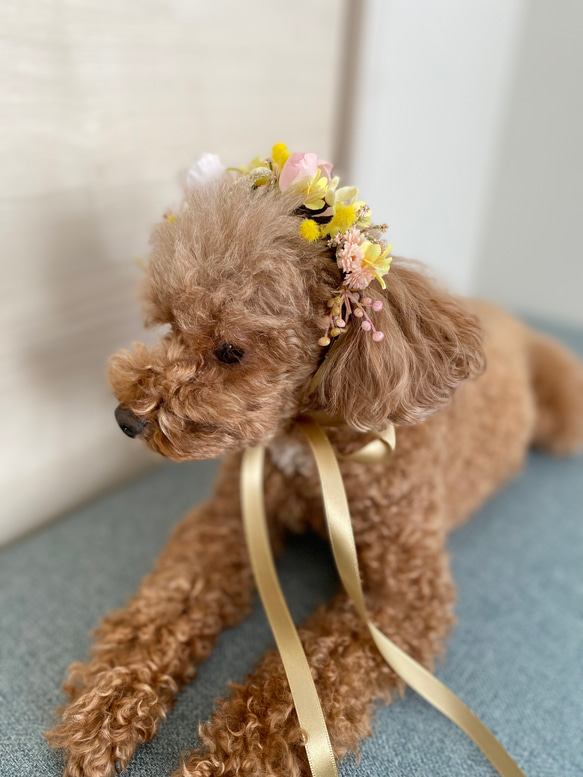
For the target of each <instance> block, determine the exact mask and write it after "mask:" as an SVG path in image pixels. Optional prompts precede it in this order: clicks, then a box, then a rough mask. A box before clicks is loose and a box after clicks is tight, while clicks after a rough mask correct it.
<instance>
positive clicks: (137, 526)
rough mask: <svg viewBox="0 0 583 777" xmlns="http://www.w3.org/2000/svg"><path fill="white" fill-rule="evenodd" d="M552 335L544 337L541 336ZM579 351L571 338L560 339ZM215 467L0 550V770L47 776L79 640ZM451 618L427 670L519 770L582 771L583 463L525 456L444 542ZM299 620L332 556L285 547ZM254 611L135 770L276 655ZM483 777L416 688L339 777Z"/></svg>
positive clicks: (142, 775)
mask: <svg viewBox="0 0 583 777" xmlns="http://www.w3.org/2000/svg"><path fill="white" fill-rule="evenodd" d="M547 328H548V327H547ZM558 333H559V334H560V335H561V336H562V339H564V340H566V341H568V342H569V343H570V345H571V346H573V347H576V348H577V349H578V350H579V352H580V353H583V337H582V336H580V335H579V336H578V335H577V334H576V333H573V332H569V331H566V330H559V332H558ZM213 472H214V464H213V463H209V462H204V463H188V464H181V465H175V464H171V465H168V466H166V467H163V468H161V469H160V470H157V471H156V472H154V473H153V474H149V475H148V476H147V477H145V478H142V479H141V480H138V481H135V482H134V483H132V484H130V485H129V486H127V487H126V488H124V489H122V490H120V491H117V492H116V493H113V494H110V495H109V496H108V497H106V498H103V499H101V500H99V501H98V502H95V503H94V504H92V505H90V506H88V507H86V508H84V509H82V510H79V511H78V512H77V513H75V514H73V515H71V516H69V517H68V518H66V519H63V520H61V521H59V522H58V523H55V524H54V525H52V526H49V527H47V528H45V529H44V530H42V531H39V532H38V533H36V534H34V535H33V536H31V537H28V538H26V539H25V540H23V541H21V542H19V543H17V544H16V545H14V546H12V547H9V548H7V549H5V550H4V551H2V552H1V553H0V777H25V775H26V777H28V776H29V775H34V776H35V777H41V776H42V777H44V776H45V775H46V777H58V776H59V775H60V774H61V771H62V760H61V756H60V754H59V753H55V752H53V751H51V750H49V748H48V747H47V746H46V744H45V742H44V740H43V738H42V731H43V730H44V729H45V728H47V727H48V726H49V724H50V722H51V713H52V710H53V709H54V707H55V706H57V705H58V704H59V703H60V702H61V701H62V695H61V691H60V685H61V682H62V679H63V676H64V673H65V668H66V666H67V665H68V664H69V663H70V662H71V661H73V660H76V659H79V658H81V657H83V656H84V655H85V654H86V651H87V648H88V645H89V640H88V636H87V634H88V632H89V631H90V629H92V628H93V627H94V626H95V624H96V622H97V621H98V619H99V618H100V617H101V616H102V615H103V614H104V613H105V612H107V611H108V610H110V609H112V608H114V607H118V606H120V605H121V604H123V602H124V601H125V600H126V599H127V597H128V596H130V595H131V594H132V593H133V592H134V590H135V589H136V586H137V584H138V582H139V580H140V578H141V577H142V576H143V575H144V574H145V573H146V572H147V571H148V570H149V568H150V566H151V564H152V561H153V559H154V558H155V556H156V554H157V552H158V550H159V548H160V547H161V545H162V543H163V541H164V538H165V537H166V535H167V534H168V532H169V530H170V527H171V526H172V525H173V524H174V523H175V522H176V520H177V519H178V518H180V516H181V515H182V514H183V513H184V512H185V511H186V510H187V509H188V508H189V507H190V506H191V505H192V504H194V503H196V502H197V501H200V500H201V499H202V498H203V497H204V495H205V494H206V493H207V491H208V488H209V484H210V482H211V480H212V476H213ZM450 547H451V553H452V557H453V568H454V576H455V578H456V581H457V583H458V585H459V589H460V591H459V599H458V605H457V613H458V616H459V625H458V627H457V628H456V630H455V632H454V635H453V637H452V639H451V641H450V645H449V650H448V654H447V661H446V662H445V663H443V664H442V665H440V666H439V668H438V672H437V674H438V676H439V677H440V678H441V679H442V680H443V681H444V682H445V683H446V684H448V685H449V686H450V687H451V688H452V690H454V691H455V692H456V693H457V694H458V695H460V696H461V697H462V698H463V699H464V701H466V702H467V703H468V704H469V705H470V706H471V707H472V708H473V709H474V711H475V712H476V713H477V714H478V715H480V716H481V717H482V719H483V720H484V722H485V723H487V724H488V725H489V726H490V727H491V728H492V729H493V731H494V733H495V734H496V735H497V736H498V737H499V738H500V739H501V740H502V742H503V743H504V745H505V746H506V747H507V748H508V750H509V751H510V753H511V754H512V755H513V756H514V757H515V759H516V760H517V761H518V763H519V764H520V765H521V767H522V768H523V769H524V771H525V773H526V774H527V777H575V776H577V777H580V776H581V775H583V747H582V744H583V736H582V734H581V722H582V721H583V669H582V661H581V646H582V645H583V613H582V609H583V605H582V603H583V576H582V575H581V570H582V569H583V458H581V457H579V458H577V459H571V460H555V459H551V458H549V457H546V456H543V455H539V454H533V455H532V456H531V457H530V459H529V462H528V465H527V468H526V470H525V472H524V473H523V475H522V476H521V477H519V478H518V479H517V480H515V481H514V482H513V483H511V484H510V485H509V486H508V487H507V488H506V489H505V490H504V491H503V492H501V493H500V494H499V495H498V496H497V497H496V498H495V499H493V500H492V501H491V502H490V503H489V504H488V505H487V506H486V508H485V509H483V510H482V511H481V512H480V514H478V515H476V516H475V518H474V519H473V520H472V521H471V522H470V523H469V524H467V525H466V526H464V527H463V528H462V529H460V530H459V531H458V532H456V533H455V535H453V536H452V538H451V542H450ZM279 569H280V573H281V576H282V580H283V583H284V587H285V590H286V592H287V596H288V601H289V602H290V603H291V605H292V610H293V613H294V616H295V617H297V618H301V617H304V616H305V615H306V614H307V613H308V612H309V611H310V610H311V609H312V608H313V607H314V605H315V604H316V603H317V602H319V601H321V600H323V599H324V598H326V597H327V596H328V595H329V594H330V593H331V591H332V590H333V589H334V587H335V584H336V583H335V573H334V571H333V568H332V565H331V562H330V558H329V555H328V549H327V547H326V546H325V544H323V543H320V542H318V541H315V540H313V539H311V538H305V539H301V540H297V541H294V542H293V543H292V544H291V546H290V549H289V552H288V553H287V554H286V555H285V557H284V558H283V559H282V561H281V563H280V565H279ZM271 642H272V641H271V637H270V632H269V627H268V625H267V623H266V620H265V617H264V615H263V612H262V610H261V608H260V606H259V605H257V606H256V607H255V610H254V613H253V615H252V617H251V618H250V619H249V620H247V621H246V622H245V623H243V624H242V625H241V626H240V627H238V628H236V629H232V630H229V631H227V632H225V633H224V634H223V635H222V637H221V639H220V640H219V644H218V646H217V649H216V650H215V652H214V653H213V655H212V657H211V658H210V659H209V661H207V663H205V664H204V665H203V666H202V667H201V670H200V673H199V676H198V677H197V679H196V680H195V681H194V682H193V683H192V684H191V685H190V686H189V687H188V688H187V689H186V690H185V691H184V693H182V694H181V696H180V697H179V699H178V702H177V704H176V707H175V708H174V710H173V711H172V713H171V714H170V715H169V717H168V719H167V721H166V722H165V723H164V724H163V726H162V727H161V730H160V733H159V735H158V736H157V737H156V739H155V740H154V741H153V742H152V743H150V744H148V745H146V746H144V747H143V748H141V749H140V750H139V752H138V753H137V755H136V758H135V759H134V762H133V763H132V764H131V766H130V767H129V768H128V770H127V772H126V774H127V775H128V776H129V777H138V775H139V777H166V775H168V774H169V772H170V771H171V769H172V768H174V766H175V765H176V763H177V761H178V757H179V754H180V752H181V751H184V750H186V749H189V748H190V747H192V746H194V745H195V744H196V741H197V737H196V730H197V725H198V722H199V721H200V720H203V719H205V718H207V717H208V716H209V715H210V713H211V710H212V708H213V700H214V699H215V698H216V697H217V696H219V695H221V694H222V693H223V692H224V689H225V685H226V683H227V681H228V680H240V679H242V678H243V677H244V675H245V674H246V673H247V672H249V671H250V670H251V669H252V667H253V666H254V664H255V662H256V661H257V659H258V658H259V657H260V655H261V654H262V652H263V651H264V650H266V649H267V648H268V647H270V645H271ZM381 774H383V775H387V777H446V775H447V777H451V776H452V775H472V777H487V776H488V775H494V774H495V772H494V771H493V770H492V769H491V768H490V767H489V766H488V765H487V763H486V762H485V759H484V758H483V757H482V755H481V754H480V753H479V751H478V750H476V748H475V747H474V746H473V745H472V743H471V742H470V741H469V740H467V739H466V737H465V736H464V735H463V734H462V733H461V732H459V731H458V730H457V729H456V728H455V727H454V726H453V725H452V724H451V723H449V722H448V721H447V720H445V719H444V718H443V717H442V716H441V715H440V714H439V713H438V712H436V711H435V710H433V709H432V708H430V707H429V706H428V705H427V704H425V703H424V702H423V701H422V700H421V699H419V698H418V697H416V696H415V694H414V693H412V692H408V693H407V695H406V697H405V699H404V700H403V701H399V702H397V703H395V704H393V705H391V706H390V707H387V708H382V709H379V710H378V712H377V715H376V718H375V724H374V736H373V737H372V738H371V739H369V740H367V741H366V742H365V743H364V744H363V746H362V750H361V761H360V764H359V765H358V766H357V765H356V759H355V758H348V759H347V760H345V761H344V763H343V764H342V766H341V775H342V777H357V775H358V776H360V777H373V775H374V777H377V776H378V775H381Z"/></svg>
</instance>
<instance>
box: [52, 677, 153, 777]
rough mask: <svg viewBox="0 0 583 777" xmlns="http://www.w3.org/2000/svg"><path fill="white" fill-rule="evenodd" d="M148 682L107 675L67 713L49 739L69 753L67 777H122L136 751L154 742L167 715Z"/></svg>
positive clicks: (62, 714) (69, 706)
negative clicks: (149, 742) (160, 724)
mask: <svg viewBox="0 0 583 777" xmlns="http://www.w3.org/2000/svg"><path fill="white" fill-rule="evenodd" d="M143 680H144V678H140V676H139V671H138V670H136V671H132V670H130V669H127V668H123V667H116V668H113V669H108V670H106V671H103V672H101V673H100V674H98V675H97V676H96V677H95V679H94V682H93V683H92V685H91V686H90V687H88V688H85V689H84V690H83V691H82V692H81V693H80V694H79V695H78V696H76V697H75V698H74V699H73V700H72V701H71V702H70V703H69V704H68V705H66V706H65V707H64V709H63V710H62V712H61V722H60V723H59V724H58V725H57V726H56V727H55V728H53V729H52V730H51V731H49V732H48V733H47V734H46V738H47V740H48V742H49V744H50V745H51V746H52V747H58V748H62V749H64V750H65V756H66V767H65V772H64V775H65V777H114V775H116V774H121V772H123V770H124V769H125V768H126V767H127V765H128V764H129V762H130V760H131V758H132V755H133V753H134V751H135V749H136V747H137V746H138V745H140V744H142V743H143V742H147V741H148V740H150V739H151V738H152V737H153V736H154V734H155V733H156V729H157V727H158V723H159V721H160V719H161V718H162V717H164V715H165V712H164V709H163V707H162V703H161V700H160V697H159V694H158V693H157V692H156V691H155V690H154V689H153V688H152V686H151V685H149V684H148V683H147V682H144V681H143Z"/></svg>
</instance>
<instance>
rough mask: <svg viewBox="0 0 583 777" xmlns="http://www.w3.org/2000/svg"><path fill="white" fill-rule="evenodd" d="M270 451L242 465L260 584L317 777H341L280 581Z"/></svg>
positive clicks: (251, 452)
mask: <svg viewBox="0 0 583 777" xmlns="http://www.w3.org/2000/svg"><path fill="white" fill-rule="evenodd" d="M264 459H265V448H264V447H263V446H257V447H255V448H247V450H246V451H245V452H244V453H243V460H242V463H241V510H242V514H243V525H244V528H245V537H246V540H247V548H248V550H249V556H250V558H251V566H252V568H253V574H254V576H255V582H256V584H257V589H258V591H259V595H260V597H261V600H262V602H263V607H264V608H265V612H266V614H267V619H268V620H269V624H270V626H271V630H272V632H273V636H274V638H275V642H276V644H277V648H278V650H279V653H280V656H281V660H282V662H283V666H284V669H285V673H286V675H287V679H288V682H289V685H290V689H291V693H292V697H293V700H294V704H295V708H296V713H297V716H298V720H299V722H300V726H301V727H302V729H303V730H304V732H305V733H306V734H307V741H306V754H307V757H308V762H309V764H310V770H311V772H312V775H314V777H338V772H337V770H336V760H335V758H334V753H333V751H332V745H331V744H330V738H329V736H328V729H327V728H326V722H325V720H324V713H323V712H322V707H321V705H320V700H319V698H318V692H317V690H316V686H315V684H314V679H313V677H312V672H311V670H310V667H309V665H308V660H307V658H306V654H305V653H304V649H303V646H302V643H301V642H300V638H299V635H298V632H297V630H296V627H295V625H294V622H293V620H292V617H291V615H290V612H289V610H288V607H287V604H286V602H285V599H284V596H283V593H282V590H281V588H280V585H279V581H278V578H277V572H276V570H275V564H274V561H273V553H272V551H271V544H270V542H269V533H268V530H267V521H266V518H265V505H264V501H263V464H264Z"/></svg>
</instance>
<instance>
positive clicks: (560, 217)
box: [475, 0, 583, 326]
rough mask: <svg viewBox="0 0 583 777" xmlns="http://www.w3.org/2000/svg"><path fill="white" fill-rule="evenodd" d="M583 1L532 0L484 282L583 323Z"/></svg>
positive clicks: (479, 286)
mask: <svg viewBox="0 0 583 777" xmlns="http://www.w3.org/2000/svg"><path fill="white" fill-rule="evenodd" d="M582 35H583V3H581V2H580V0H538V2H530V3H529V4H528V6H527V13H526V14H525V18H524V24H523V27H522V32H521V38H520V41H519V46H518V49H517V66H516V69H515V74H514V78H513V81H512V85H511V93H510V100H509V101H508V106H507V110H506V114H505V117H504V125H503V132H502V136H501V142H500V145H499V150H498V154H497V158H496V163H495V166H494V169H493V175H492V184H491V189H490V194H489V201H488V207H487V208H486V210H485V214H484V224H483V234H482V239H481V244H480V250H479V252H478V263H477V273H476V287H475V288H476V292H477V293H479V294H480V295H483V296H487V297H490V298H491V299H494V300H496V301H498V302H500V303H502V304H503V305H506V306H507V307H510V308H512V309H515V310H518V311H523V312H526V313H531V314H535V315H537V316H542V317H547V318H550V319H557V320H561V321H565V322H570V323H573V324H578V325H579V326H581V325H583V241H582V239H581V234H582V233H581V228H582V223H583V42H582Z"/></svg>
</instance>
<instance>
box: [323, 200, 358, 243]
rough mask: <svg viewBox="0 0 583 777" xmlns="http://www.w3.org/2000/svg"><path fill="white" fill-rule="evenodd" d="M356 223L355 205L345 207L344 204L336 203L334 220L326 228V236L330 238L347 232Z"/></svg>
mask: <svg viewBox="0 0 583 777" xmlns="http://www.w3.org/2000/svg"><path fill="white" fill-rule="evenodd" d="M355 221H356V208H355V207H354V205H345V204H344V203H343V202H339V201H337V202H335V203H334V215H333V216H332V219H331V220H330V222H329V223H328V224H326V226H325V227H324V232H325V234H328V235H330V237H335V236H336V235H338V234H340V233H342V232H346V230H348V229H350V227H352V226H353V225H354V222H355Z"/></svg>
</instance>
